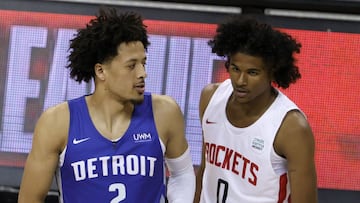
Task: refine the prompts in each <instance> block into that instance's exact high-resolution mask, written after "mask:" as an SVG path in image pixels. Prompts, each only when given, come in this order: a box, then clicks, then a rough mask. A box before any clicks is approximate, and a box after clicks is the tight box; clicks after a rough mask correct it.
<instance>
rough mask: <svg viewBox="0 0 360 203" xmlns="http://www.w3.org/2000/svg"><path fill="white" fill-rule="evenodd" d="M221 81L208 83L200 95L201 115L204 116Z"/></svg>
mask: <svg viewBox="0 0 360 203" xmlns="http://www.w3.org/2000/svg"><path fill="white" fill-rule="evenodd" d="M219 85H220V83H210V84H208V85H206V86H205V87H204V88H203V89H202V91H201V95H200V102H199V111H200V117H202V116H203V114H204V112H205V109H206V107H207V105H208V104H209V101H210V99H211V97H212V95H213V94H214V92H215V91H216V89H217V88H218V87H219Z"/></svg>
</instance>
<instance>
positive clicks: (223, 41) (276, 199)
mask: <svg viewBox="0 0 360 203" xmlns="http://www.w3.org/2000/svg"><path fill="white" fill-rule="evenodd" d="M209 45H210V46H211V48H212V52H213V53H216V54H217V55H219V56H222V57H225V59H226V63H225V67H226V69H227V72H228V73H229V79H226V80H225V81H223V82H221V83H216V84H209V85H207V86H206V87H205V88H204V89H203V91H202V93H201V98H200V118H201V124H202V128H203V141H204V142H203V155H202V162H201V166H200V168H199V170H198V174H197V190H196V198H195V202H202V203H213V202H218V203H220V202H221V203H224V202H226V203H234V202H242V203H255V202H258V203H280V202H281V203H283V202H291V203H305V202H306V203H314V202H317V184H316V172H315V164H314V138H313V134H312V130H311V128H310V126H309V123H308V122H307V120H306V117H305V115H304V113H303V112H302V111H301V110H300V109H299V108H298V107H297V106H296V105H295V104H294V103H293V102H292V101H291V100H290V99H289V98H287V97H286V96H285V95H284V94H283V93H281V91H279V90H278V89H277V88H276V87H281V88H284V89H285V88H287V87H289V85H290V84H291V83H295V82H296V80H297V79H299V78H300V73H299V70H298V67H297V66H296V65H295V58H294V56H293V54H295V53H299V52H300V47H301V44H300V43H299V42H297V41H296V40H295V39H294V38H293V37H291V36H289V35H288V34H286V33H283V32H280V31H277V30H275V29H273V28H272V27H271V26H270V25H267V24H261V23H260V22H257V21H256V20H254V19H251V18H243V17H241V16H236V17H233V18H232V19H230V20H229V21H227V22H225V23H223V24H220V25H219V27H218V29H217V33H216V35H215V37H214V38H213V39H212V40H210V41H209Z"/></svg>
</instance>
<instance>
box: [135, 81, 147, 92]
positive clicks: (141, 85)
mask: <svg viewBox="0 0 360 203" xmlns="http://www.w3.org/2000/svg"><path fill="white" fill-rule="evenodd" d="M135 90H136V91H137V92H138V93H139V94H143V93H144V92H145V83H144V82H141V83H137V84H136V85H135Z"/></svg>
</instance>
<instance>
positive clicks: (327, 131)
mask: <svg viewBox="0 0 360 203" xmlns="http://www.w3.org/2000/svg"><path fill="white" fill-rule="evenodd" d="M100 6H108V7H115V8H117V9H118V10H119V11H136V12H138V13H140V14H141V15H143V17H144V18H145V24H146V25H147V26H148V31H149V35H150V41H151V46H150V47H149V49H148V62H147V72H148V78H147V81H146V83H147V91H150V92H154V93H159V94H167V95H170V96H172V97H174V98H175V99H176V100H177V102H178V104H179V105H180V107H181V109H182V111H183V113H184V116H185V119H186V120H185V122H186V136H187V140H188V142H189V145H190V150H191V154H192V159H193V162H194V166H195V168H196V167H197V166H198V165H199V163H200V153H201V141H202V140H201V127H200V121H199V118H198V100H199V96H200V91H201V89H202V87H203V86H205V85H206V84H208V83H210V82H219V81H223V80H224V79H225V78H226V77H227V74H226V72H225V68H224V59H223V58H219V57H217V56H215V55H213V54H212V53H211V50H210V48H209V47H208V45H207V41H208V40H209V39H210V38H211V37H212V36H213V35H214V34H215V29H216V26H217V24H218V23H220V22H223V21H224V20H225V19H226V18H227V17H228V16H229V15H233V14H240V15H241V14H246V13H251V14H253V15H255V16H256V17H257V18H259V19H261V20H263V21H265V22H267V23H269V24H271V25H273V26H274V27H276V28H278V29H280V30H283V31H285V32H288V33H289V34H291V35H292V36H294V37H295V38H296V39H298V40H299V41H300V42H301V43H302V50H301V53H300V55H298V56H297V59H298V65H299V67H300V72H301V73H302V79H300V80H299V81H298V82H297V83H296V84H294V85H292V86H290V88H289V89H286V90H283V92H284V93H285V94H286V95H288V96H289V97H290V98H291V99H293V100H294V101H295V102H296V103H297V104H298V106H299V107H300V108H301V109H302V110H303V111H304V112H305V113H306V114H307V116H308V119H309V122H310V124H311V125H312V128H313V131H314V135H315V141H316V167H317V174H318V187H319V203H345V202H346V203H355V202H356V203H358V202H359V201H360V170H359V168H360V88H359V87H360V80H359V78H360V48H359V47H360V0H291V1H285V0H252V1H247V0H246V1H245V0H244V1H243V0H233V1H232V0H227V1H226V0H224V1H216V0H206V1H205V0H197V1H195V0H192V1H191V0H183V1H181V0H180V1H179V0H176V1H175V0H174V1H145V0H143V1H140V0H134V1H121V0H53V1H40V0H31V1H30V0H1V1H0V202H1V203H8V202H16V201H17V194H18V190H19V185H20V181H21V177H22V172H23V166H24V163H25V159H26V156H27V153H28V152H29V150H30V148H31V140H32V132H33V130H34V125H35V123H36V121H37V119H38V117H39V115H40V114H41V112H42V111H43V110H44V109H46V108H48V107H49V106H52V105H54V104H57V103H59V102H61V101H64V100H67V99H71V98H75V97H77V96H80V95H83V94H87V93H90V92H91V91H92V90H93V85H92V84H80V85H79V84H78V83H75V82H73V81H71V80H70V79H69V77H68V71H67V69H65V68H64V67H65V66H66V64H67V61H66V57H67V55H68V48H69V40H70V39H71V38H72V37H73V35H74V33H75V32H76V29H78V28H81V27H84V26H85V25H86V23H87V22H88V21H89V20H90V19H91V18H93V16H94V15H96V14H97V11H98V9H99V7H100ZM34 187H36V183H34ZM46 202H58V193H57V187H56V184H55V182H53V185H52V187H51V190H50V191H49V193H48V197H47V199H46Z"/></svg>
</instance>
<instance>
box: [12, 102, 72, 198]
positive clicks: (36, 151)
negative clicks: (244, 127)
mask: <svg viewBox="0 0 360 203" xmlns="http://www.w3.org/2000/svg"><path fill="white" fill-rule="evenodd" d="M68 117H69V115H68V109H67V104H66V103H63V104H61V105H59V106H56V107H52V108H50V109H48V110H47V111H45V112H44V113H43V114H42V115H41V116H40V118H39V120H38V121H37V124H36V126H35V130H34V134H33V140H32V148H31V151H30V153H29V154H28V157H27V160H26V164H25V168H24V174H23V177H22V182H21V185H20V192H19V202H42V201H44V198H45V197H46V194H47V192H48V190H49V188H50V185H51V183H52V180H53V177H54V172H55V170H56V166H57V164H58V160H59V154H60V153H61V151H62V150H63V148H64V146H65V144H66V135H67V131H68V121H69V118H68ZM35 183H36V187H34V184H35Z"/></svg>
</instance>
